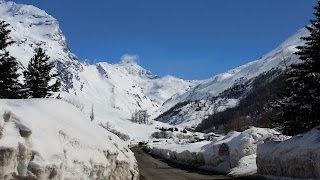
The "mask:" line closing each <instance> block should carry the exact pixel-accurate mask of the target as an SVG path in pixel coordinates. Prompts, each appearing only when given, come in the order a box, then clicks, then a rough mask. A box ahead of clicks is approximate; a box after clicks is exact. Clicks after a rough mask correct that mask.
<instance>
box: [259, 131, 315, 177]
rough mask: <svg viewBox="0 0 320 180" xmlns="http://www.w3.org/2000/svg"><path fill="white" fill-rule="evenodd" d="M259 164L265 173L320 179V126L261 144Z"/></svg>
mask: <svg viewBox="0 0 320 180" xmlns="http://www.w3.org/2000/svg"><path fill="white" fill-rule="evenodd" d="M257 166H258V173H259V174H263V175H272V176H277V177H280V176H282V177H292V178H303V179H306V178H314V179H320V128H319V127H318V128H315V129H313V130H311V131H309V132H307V133H305V134H304V135H300V136H295V137H292V138H291V139H288V140H286V141H282V142H280V141H269V142H266V143H264V144H262V145H260V146H259V147H258V153H257Z"/></svg>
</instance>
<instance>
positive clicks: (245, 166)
mask: <svg viewBox="0 0 320 180" xmlns="http://www.w3.org/2000/svg"><path fill="white" fill-rule="evenodd" d="M279 138H281V135H279V133H278V132H276V131H274V130H272V129H267V128H255V127H252V128H250V129H248V130H246V131H244V132H241V133H240V132H235V131H233V132H230V133H228V134H227V135H226V136H220V137H217V138H216V139H215V140H214V141H212V142H211V141H203V142H197V143H192V144H176V143H173V142H170V141H167V142H162V143H158V144H153V145H150V148H151V151H152V153H154V154H156V155H159V156H161V157H163V158H166V159H172V160H175V161H179V162H183V163H187V164H192V165H198V166H206V168H208V167H209V168H210V169H213V170H216V171H220V172H222V173H229V175H232V176H246V175H252V174H255V173H256V172H257V166H256V163H255V161H256V152H257V147H258V145H260V144H262V143H264V141H266V140H269V139H279ZM222 146H224V147H222ZM222 149H224V150H222ZM222 151H223V152H222Z"/></svg>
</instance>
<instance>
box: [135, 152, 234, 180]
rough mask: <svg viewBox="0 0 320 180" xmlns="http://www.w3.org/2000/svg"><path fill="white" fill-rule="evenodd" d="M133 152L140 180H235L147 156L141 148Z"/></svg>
mask: <svg viewBox="0 0 320 180" xmlns="http://www.w3.org/2000/svg"><path fill="white" fill-rule="evenodd" d="M131 150H132V151H133V152H134V155H135V157H136V159H137V161H138V166H139V170H140V180H185V179H192V180H197V179H233V178H231V177H227V176H223V175H214V174H213V173H211V172H210V173H209V172H200V171H195V170H192V169H190V168H187V167H181V166H179V165H177V164H172V163H170V162H167V161H166V160H164V159H161V158H158V157H152V156H151V155H149V154H146V153H145V152H144V151H143V150H142V149H141V148H139V147H134V148H132V149H131ZM181 168H183V169H181Z"/></svg>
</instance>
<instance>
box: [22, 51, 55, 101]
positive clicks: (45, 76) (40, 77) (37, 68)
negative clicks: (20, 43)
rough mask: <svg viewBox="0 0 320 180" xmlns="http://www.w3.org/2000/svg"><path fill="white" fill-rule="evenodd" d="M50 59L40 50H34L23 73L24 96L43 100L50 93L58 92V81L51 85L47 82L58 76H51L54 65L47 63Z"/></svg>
mask: <svg viewBox="0 0 320 180" xmlns="http://www.w3.org/2000/svg"><path fill="white" fill-rule="evenodd" d="M49 60H50V57H49V56H48V55H46V53H45V51H44V50H43V49H42V48H37V49H36V50H35V55H34V56H33V57H32V58H31V60H30V62H29V64H28V67H27V69H26V70H25V71H24V76H25V89H26V92H25V93H26V96H27V97H29V98H30V97H31V98H45V97H49V96H51V95H52V92H57V91H59V88H60V81H59V80H58V79H57V80H56V82H55V83H54V84H52V85H49V82H50V81H51V80H52V78H56V77H57V76H58V75H59V74H51V73H50V72H51V70H52V69H53V68H54V64H53V63H52V62H49Z"/></svg>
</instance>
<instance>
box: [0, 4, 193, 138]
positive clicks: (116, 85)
mask: <svg viewBox="0 0 320 180" xmlns="http://www.w3.org/2000/svg"><path fill="white" fill-rule="evenodd" d="M0 17H1V19H3V20H5V21H6V22H7V23H9V24H10V29H11V34H10V36H11V37H12V39H13V40H14V41H15V42H16V43H14V44H13V45H12V46H10V47H9V49H8V50H9V51H10V53H11V55H13V56H14V57H16V58H17V59H18V61H20V62H21V64H22V65H23V66H24V67H26V66H27V64H28V62H29V60H30V58H31V57H32V56H33V55H34V49H35V48H37V47H42V48H43V49H45V50H46V51H47V54H48V55H49V56H50V57H51V60H52V61H54V62H55V64H56V69H55V70H56V71H58V72H60V73H61V79H62V82H63V88H62V92H61V93H60V96H61V97H62V98H63V99H65V100H66V101H68V102H71V103H73V104H77V106H78V107H79V108H80V109H82V111H83V112H84V113H85V114H89V113H90V111H91V108H92V106H93V109H94V113H95V117H96V118H95V122H96V123H100V122H102V123H106V122H108V123H110V124H111V125H113V126H115V128H116V129H118V130H120V131H121V132H126V133H128V134H129V135H130V133H131V132H130V129H131V128H132V133H133V134H134V135H133V137H132V138H138V139H139V137H140V135H139V134H137V133H134V132H135V131H137V129H141V130H142V129H144V131H147V132H148V130H146V129H148V128H149V126H148V127H145V126H143V125H142V126H139V125H136V124H132V123H131V122H129V121H128V119H129V118H130V117H131V114H132V113H133V112H134V111H136V110H140V109H143V110H148V113H149V114H151V115H152V114H153V113H154V112H155V111H156V110H157V109H158V108H159V107H161V105H162V104H163V103H164V102H165V101H166V100H167V99H169V98H170V97H171V96H173V95H174V94H183V93H185V92H187V91H188V90H189V89H190V88H192V87H194V86H195V85H196V84H197V83H198V81H185V80H182V79H178V78H175V77H172V76H166V77H163V78H160V77H158V76H156V75H154V74H152V73H151V72H150V71H147V70H145V69H143V68H142V67H141V66H139V65H138V64H137V63H136V60H137V58H138V57H137V56H134V55H123V56H122V57H121V58H120V60H119V63H117V64H109V63H107V62H100V63H97V64H90V63H88V61H84V62H81V61H79V60H78V58H77V57H76V56H75V55H74V54H73V53H72V52H71V51H70V49H69V48H68V45H67V41H66V38H65V36H64V35H63V33H62V31H61V30H60V28H59V23H58V21H57V20H56V19H55V18H53V17H52V16H50V15H48V14H47V13H46V12H45V11H43V10H40V9H38V8H37V7H34V6H31V5H22V4H16V3H14V2H6V1H0ZM153 116H156V114H154V115H153ZM153 130H154V127H153V126H152V128H150V133H151V132H153ZM150 133H149V134H148V133H146V134H147V135H144V134H143V135H142V134H141V136H146V137H148V135H150Z"/></svg>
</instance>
